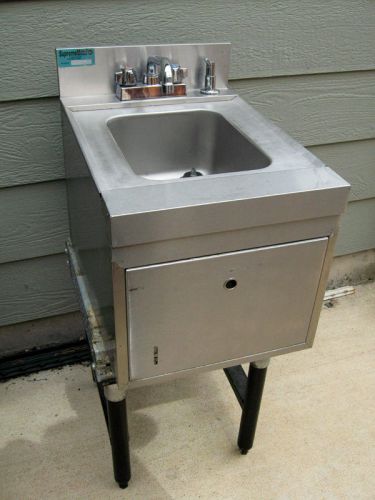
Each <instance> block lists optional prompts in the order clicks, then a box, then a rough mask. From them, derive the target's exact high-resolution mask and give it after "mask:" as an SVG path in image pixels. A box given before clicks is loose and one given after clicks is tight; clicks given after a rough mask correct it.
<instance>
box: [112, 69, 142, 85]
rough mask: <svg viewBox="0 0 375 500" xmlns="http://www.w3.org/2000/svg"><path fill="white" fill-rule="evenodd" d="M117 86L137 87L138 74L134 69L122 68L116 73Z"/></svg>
mask: <svg viewBox="0 0 375 500" xmlns="http://www.w3.org/2000/svg"><path fill="white" fill-rule="evenodd" d="M115 84H118V85H122V86H123V87H135V86H136V85H137V73H136V71H135V69H134V68H130V67H125V68H120V71H116V72H115Z"/></svg>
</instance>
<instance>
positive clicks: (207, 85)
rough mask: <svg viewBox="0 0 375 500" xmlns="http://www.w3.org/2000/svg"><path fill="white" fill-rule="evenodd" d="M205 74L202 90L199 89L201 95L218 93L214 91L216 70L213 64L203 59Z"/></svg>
mask: <svg viewBox="0 0 375 500" xmlns="http://www.w3.org/2000/svg"><path fill="white" fill-rule="evenodd" d="M204 64H205V74H204V88H203V89H201V93H202V94H207V95H216V94H218V93H219V91H218V90H217V89H216V69H215V62H214V61H212V60H210V59H208V58H207V57H205V58H204Z"/></svg>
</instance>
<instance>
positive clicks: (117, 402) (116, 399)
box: [104, 384, 131, 488]
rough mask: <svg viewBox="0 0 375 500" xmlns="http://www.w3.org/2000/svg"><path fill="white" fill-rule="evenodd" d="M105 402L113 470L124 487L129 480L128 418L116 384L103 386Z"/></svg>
mask: <svg viewBox="0 0 375 500" xmlns="http://www.w3.org/2000/svg"><path fill="white" fill-rule="evenodd" d="M104 394H105V399H106V403H107V423H108V432H109V438H110V440H111V447H112V460H113V472H114V476H115V480H116V481H117V483H118V485H119V486H120V488H126V487H127V486H128V482H129V480H130V476H131V471H130V455H129V435H128V418H127V413H126V399H125V394H124V393H122V392H121V391H119V390H118V388H117V385H115V384H113V385H108V386H106V387H105V388H104Z"/></svg>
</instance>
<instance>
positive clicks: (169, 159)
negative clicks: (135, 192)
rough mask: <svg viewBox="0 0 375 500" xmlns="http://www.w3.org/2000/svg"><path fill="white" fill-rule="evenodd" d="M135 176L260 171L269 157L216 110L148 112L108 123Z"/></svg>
mask: <svg viewBox="0 0 375 500" xmlns="http://www.w3.org/2000/svg"><path fill="white" fill-rule="evenodd" d="M107 125H108V128H109V130H110V131H111V134H112V136H113V138H114V139H115V141H116V144H117V145H118V147H119V148H120V149H121V151H122V153H123V155H124V156H125V158H126V160H127V162H128V163H129V166H130V167H131V169H132V170H133V172H134V173H135V174H137V175H141V176H142V177H145V178H147V179H152V180H168V179H179V178H191V177H199V176H201V175H217V174H223V173H230V172H241V171H246V170H256V169H260V168H265V167H267V166H268V165H270V163H271V161H270V159H269V158H268V157H267V156H266V155H265V154H264V153H263V152H262V151H261V150H260V149H259V148H257V147H256V146H255V145H254V144H253V143H252V142H251V141H250V139H249V138H248V137H246V136H245V135H244V134H243V133H241V132H240V131H239V130H238V129H237V128H236V127H235V126H233V125H232V124H231V123H230V122H228V121H227V120H226V119H225V118H224V117H223V116H222V115H220V114H219V113H217V112H214V111H204V110H196V111H185V112H174V113H157V112H156V113H148V114H143V115H140V116H138V115H137V116H130V117H126V116H120V117H115V118H111V119H109V120H108V122H107Z"/></svg>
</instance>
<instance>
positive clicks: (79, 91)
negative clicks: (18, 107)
mask: <svg viewBox="0 0 375 500" xmlns="http://www.w3.org/2000/svg"><path fill="white" fill-rule="evenodd" d="M92 48H93V49H94V50H95V65H93V66H75V67H67V68H58V76H59V87H60V96H61V97H83V96H94V95H95V96H99V95H107V96H111V95H113V94H114V92H113V75H114V73H115V72H116V71H118V69H119V68H120V67H122V66H124V62H126V65H128V66H129V67H131V68H134V69H135V70H136V72H137V74H138V75H143V73H144V71H145V67H146V65H147V58H148V57H149V56H164V57H168V58H169V60H170V61H171V62H172V63H176V62H178V64H180V65H181V67H183V68H189V74H188V76H187V78H186V83H187V86H188V88H189V89H199V88H200V87H201V86H202V81H203V76H202V67H201V66H202V65H201V61H202V59H203V58H204V57H207V58H209V59H213V60H215V62H216V65H217V72H216V81H217V87H218V88H220V89H225V88H226V87H227V86H228V75H229V55H230V44H229V43H206V44H176V45H140V46H122V47H119V46H112V47H111V46H108V47H92Z"/></svg>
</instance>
